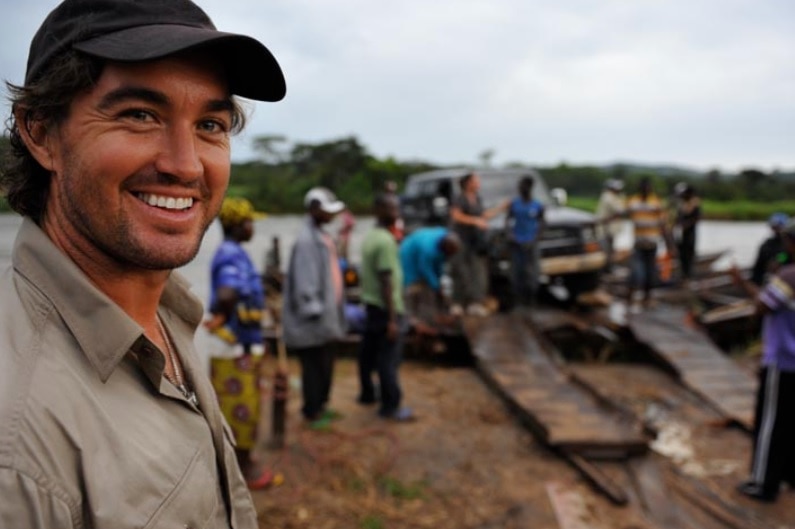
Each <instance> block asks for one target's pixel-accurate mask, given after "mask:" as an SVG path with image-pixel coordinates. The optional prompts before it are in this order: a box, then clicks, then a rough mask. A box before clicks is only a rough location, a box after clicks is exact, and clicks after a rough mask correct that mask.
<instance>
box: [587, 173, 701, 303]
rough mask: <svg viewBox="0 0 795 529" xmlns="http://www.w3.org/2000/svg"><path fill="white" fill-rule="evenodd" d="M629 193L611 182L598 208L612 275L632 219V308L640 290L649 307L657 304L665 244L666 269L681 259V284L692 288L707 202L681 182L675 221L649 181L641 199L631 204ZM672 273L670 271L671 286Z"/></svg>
mask: <svg viewBox="0 0 795 529" xmlns="http://www.w3.org/2000/svg"><path fill="white" fill-rule="evenodd" d="M623 190H624V183H623V182H622V181H621V180H617V179H609V180H607V181H606V182H605V186H604V190H603V191H602V194H601V195H600V197H599V202H598V204H597V210H596V216H597V219H598V220H599V226H600V228H601V230H600V231H601V235H602V240H603V241H604V247H605V253H606V254H607V269H608V270H609V269H611V268H612V265H613V262H614V259H615V247H614V246H615V238H616V237H617V236H618V234H619V233H620V232H621V230H622V229H623V221H624V220H625V219H629V221H630V223H631V225H632V236H633V245H632V253H631V256H630V280H629V288H628V289H627V303H628V304H629V305H632V303H633V302H634V297H635V292H637V291H638V290H639V289H640V290H642V292H643V297H642V301H643V303H644V304H646V305H648V304H650V303H651V302H652V296H651V292H652V288H653V287H654V285H655V284H656V282H657V281H659V279H660V275H661V274H660V267H659V266H658V263H659V261H660V258H659V257H658V253H659V249H660V245H661V244H663V245H664V246H665V251H666V253H665V254H664V258H665V262H666V264H668V265H669V266H670V264H671V263H670V260H671V259H673V258H678V261H679V279H680V280H682V281H683V282H685V283H686V282H687V281H688V280H689V279H691V278H692V275H693V265H694V262H695V258H696V233H697V227H698V222H699V220H700V219H701V201H700V199H699V197H698V196H697V195H696V193H695V190H694V188H693V186H692V185H690V184H687V183H685V182H680V183H679V184H677V185H676V186H675V188H674V195H675V200H674V201H673V204H672V205H673V215H670V214H669V211H668V209H667V208H666V206H665V204H664V203H663V201H662V200H661V199H660V197H659V196H658V195H657V194H656V193H655V192H654V189H653V186H652V183H651V180H649V179H648V178H643V179H641V180H640V182H639V184H638V190H637V193H635V194H633V195H631V196H630V197H629V198H625V197H624V196H623ZM671 217H673V219H672V220H671ZM670 272H671V271H670V270H667V271H666V275H667V276H668V277H667V278H666V279H668V280H670V279H671V274H670Z"/></svg>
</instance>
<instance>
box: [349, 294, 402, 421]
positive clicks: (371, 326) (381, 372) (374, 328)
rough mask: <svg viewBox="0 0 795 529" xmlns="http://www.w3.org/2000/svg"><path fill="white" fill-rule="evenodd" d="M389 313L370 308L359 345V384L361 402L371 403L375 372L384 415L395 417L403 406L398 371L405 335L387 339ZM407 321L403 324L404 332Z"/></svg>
mask: <svg viewBox="0 0 795 529" xmlns="http://www.w3.org/2000/svg"><path fill="white" fill-rule="evenodd" d="M388 318H389V314H388V313H387V312H386V311H385V310H384V309H382V308H380V307H376V306H375V305H367V323H366V324H365V330H364V334H363V335H362V341H361V344H360V345H359V382H360V384H361V393H360V395H359V400H361V401H364V402H367V401H374V400H375V384H373V372H377V373H378V383H379V386H380V389H381V391H380V394H381V407H380V409H379V411H378V413H380V414H381V415H385V416H388V415H392V414H393V413H395V412H396V411H397V410H398V408H399V407H400V400H401V398H402V396H403V393H402V391H401V389H400V381H399V378H398V368H399V367H400V361H401V359H402V356H403V333H402V331H401V332H399V333H398V337H397V339H395V340H388V339H387V337H386V325H387V322H388ZM402 327H403V321H402V317H401V321H400V324H399V328H400V329H402Z"/></svg>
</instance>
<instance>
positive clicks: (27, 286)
mask: <svg viewBox="0 0 795 529" xmlns="http://www.w3.org/2000/svg"><path fill="white" fill-rule="evenodd" d="M10 91H11V102H12V105H13V110H12V112H13V115H12V119H11V121H10V126H9V129H10V130H9V132H10V134H11V142H12V146H13V153H12V156H11V157H10V162H9V163H10V166H9V167H6V168H5V170H4V171H3V172H2V177H0V178H1V179H0V189H3V190H4V195H5V196H6V198H7V200H8V203H9V204H10V205H11V207H12V208H13V209H14V210H15V211H17V212H18V213H20V214H21V215H23V216H24V217H25V219H24V221H23V224H22V227H21V229H20V231H19V234H18V236H17V240H16V243H15V246H14V251H13V256H12V267H11V268H10V269H7V270H5V271H3V272H2V275H0V299H2V304H0V498H2V501H0V527H9V528H10V527H20V528H21V527H24V528H70V527H80V528H97V529H99V528H114V529H120V528H128V527H130V528H131V527H207V528H230V527H231V528H235V529H238V528H246V529H253V528H255V527H257V519H256V512H255V511H254V508H253V504H252V502H251V497H250V494H249V492H248V490H247V488H246V485H245V482H244V481H243V479H242V477H241V474H240V470H239V469H238V467H237V463H236V461H235V453H234V449H233V443H234V440H233V439H232V436H231V435H230V433H229V429H228V427H225V424H224V422H223V418H222V416H221V413H220V410H219V408H218V404H217V401H216V398H215V395H214V394H213V391H212V387H211V385H210V384H209V381H208V380H207V377H206V374H205V373H204V372H203V370H202V367H201V364H200V362H199V361H198V358H197V355H196V351H195V350H194V346H193V334H194V332H195V329H196V327H197V325H198V324H199V323H200V321H201V318H202V314H203V310H202V306H201V304H200V302H199V301H198V300H197V299H196V298H195V297H194V296H193V295H191V294H190V293H189V291H188V290H187V285H186V284H185V281H184V280H183V279H182V278H181V277H180V276H179V274H177V273H174V272H172V270H173V269H174V268H177V267H179V266H182V265H184V264H186V263H187V262H189V261H190V260H191V259H193V257H194V256H195V255H196V252H197V251H198V248H199V245H200V242H201V239H202V237H203V235H204V233H205V231H206V229H207V227H208V226H209V224H210V223H211V222H212V220H213V219H214V217H215V216H216V214H217V212H218V209H219V207H220V205H221V201H222V199H223V196H224V193H225V191H226V187H227V185H228V182H229V173H230V164H229V151H230V136H231V134H233V133H235V132H237V131H238V130H240V129H241V128H242V126H243V121H244V116H243V114H242V112H241V109H240V107H239V103H238V102H237V101H236V100H235V99H234V97H233V96H241V97H246V98H250V99H255V100H262V101H278V100H280V99H282V97H283V96H284V93H285V85H284V77H283V75H282V72H281V70H280V68H279V65H278V63H277V62H276V60H275V59H274V58H273V56H272V55H271V53H270V52H269V51H268V50H267V49H266V48H265V47H264V46H263V45H262V44H261V43H259V42H258V41H256V40H254V39H252V38H250V37H245V36H242V35H232V34H228V33H221V32H219V31H217V30H216V29H215V27H214V25H213V24H212V22H211V21H210V19H209V18H208V17H207V15H206V14H205V13H204V12H203V11H202V10H201V9H200V8H199V7H197V6H196V5H195V4H193V3H192V2H190V1H189V0H66V1H65V2H63V3H62V4H60V5H59V6H58V7H57V8H56V9H55V10H54V11H53V12H52V13H50V15H49V16H48V18H47V19H46V20H45V21H44V23H43V24H42V26H41V28H40V29H39V31H38V32H37V33H36V36H35V37H34V38H33V41H32V44H31V47H30V55H29V58H28V67H27V73H26V76H25V81H24V84H22V85H20V86H10Z"/></svg>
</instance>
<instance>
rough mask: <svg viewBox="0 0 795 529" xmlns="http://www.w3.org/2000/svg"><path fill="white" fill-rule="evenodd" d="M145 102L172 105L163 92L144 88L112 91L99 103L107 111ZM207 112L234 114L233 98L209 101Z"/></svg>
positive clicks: (130, 87)
mask: <svg viewBox="0 0 795 529" xmlns="http://www.w3.org/2000/svg"><path fill="white" fill-rule="evenodd" d="M133 100H134V101H145V102H147V103H150V104H153V105H158V106H166V105H168V104H169V103H170V99H169V97H168V96H166V95H165V94H164V93H162V92H158V91H157V90H152V89H150V88H144V87H141V86H123V87H121V88H117V89H116V90H112V91H110V92H108V93H107V94H105V95H104V96H103V97H102V99H100V101H99V109H100V110H107V109H109V108H111V107H113V106H114V105H118V104H119V103H123V102H125V101H133ZM205 110H206V111H207V112H230V113H231V112H232V111H233V110H234V103H233V102H232V99H231V98H226V99H213V100H211V101H208V102H207V104H206V105H205Z"/></svg>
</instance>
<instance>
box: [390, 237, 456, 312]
mask: <svg viewBox="0 0 795 529" xmlns="http://www.w3.org/2000/svg"><path fill="white" fill-rule="evenodd" d="M460 249H461V239H460V238H459V237H458V235H457V234H456V233H455V232H453V231H450V230H448V229H447V228H443V227H429V228H420V229H418V230H415V231H414V232H412V233H411V235H409V236H408V237H406V238H405V239H403V242H402V243H401V245H400V263H401V265H402V267H403V285H404V286H405V288H406V305H407V309H408V311H409V313H411V314H412V315H413V316H415V317H416V319H417V320H419V321H422V322H429V323H430V322H433V321H435V320H436V316H437V315H438V313H439V311H440V310H442V309H444V308H445V307H446V303H447V300H446V299H445V296H444V292H443V291H442V284H441V278H442V272H443V269H444V263H445V260H446V259H447V258H449V257H450V256H452V255H454V254H455V253H457V252H458V251H459V250H460Z"/></svg>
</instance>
